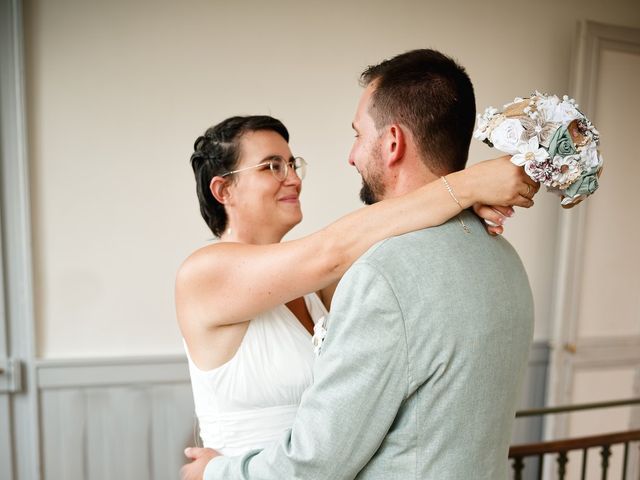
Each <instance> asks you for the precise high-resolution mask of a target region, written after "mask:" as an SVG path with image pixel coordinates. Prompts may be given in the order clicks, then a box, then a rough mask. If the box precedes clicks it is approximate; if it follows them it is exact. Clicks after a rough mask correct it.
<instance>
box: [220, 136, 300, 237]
mask: <svg viewBox="0 0 640 480" xmlns="http://www.w3.org/2000/svg"><path fill="white" fill-rule="evenodd" d="M274 156H279V157H282V158H283V159H286V160H287V161H289V160H290V159H292V157H293V155H292V154H291V150H290V149H289V144H288V143H287V142H286V141H285V139H284V138H282V137H281V136H280V135H279V134H278V133H276V132H274V131H271V130H259V131H255V132H248V133H246V134H244V135H243V136H242V138H241V139H240V159H239V162H238V165H237V166H236V168H235V169H234V170H240V169H242V168H247V167H252V166H254V165H258V164H261V163H263V162H267V161H268V160H269V158H271V157H274ZM288 170H289V171H288V174H287V177H286V178H285V179H284V180H282V181H279V180H278V179H277V178H276V177H275V176H274V175H273V173H272V172H271V170H270V168H269V166H268V165H266V166H263V167H258V168H254V169H249V170H245V171H243V172H238V173H236V174H234V175H233V177H234V178H233V181H232V182H231V184H230V185H229V194H230V197H229V202H228V204H227V213H228V214H229V220H230V223H229V226H231V227H232V228H234V227H235V228H236V229H238V232H239V233H240V232H242V233H243V234H248V235H249V236H252V237H254V238H253V240H254V241H261V240H268V241H278V240H280V238H277V239H275V237H282V236H283V235H285V234H286V233H287V232H288V231H289V230H291V229H292V228H293V227H294V226H295V225H297V224H298V223H300V221H301V220H302V210H301V209H300V200H299V196H300V190H301V188H302V183H301V181H300V178H298V175H296V173H295V171H294V169H293V168H289V169H288ZM270 237H274V238H270Z"/></svg>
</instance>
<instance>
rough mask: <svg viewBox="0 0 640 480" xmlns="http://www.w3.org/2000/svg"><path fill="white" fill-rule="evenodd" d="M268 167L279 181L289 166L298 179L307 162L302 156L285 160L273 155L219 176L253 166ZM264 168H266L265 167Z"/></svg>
mask: <svg viewBox="0 0 640 480" xmlns="http://www.w3.org/2000/svg"><path fill="white" fill-rule="evenodd" d="M267 166H268V167H269V170H271V173H272V174H273V176H274V177H275V178H276V180H278V181H279V182H284V181H285V180H286V178H287V176H288V175H289V168H292V169H293V171H294V172H295V174H296V175H297V176H298V178H299V179H300V180H302V179H303V178H304V176H305V175H306V173H307V162H306V161H305V159H304V158H302V157H294V158H291V159H289V160H285V159H284V158H282V157H280V156H277V155H274V156H273V157H269V158H268V159H267V160H265V161H264V162H262V163H259V164H257V165H252V166H250V167H245V168H241V169H239V170H233V171H232V172H227V173H225V174H223V175H220V176H221V177H226V176H228V175H233V174H234V173H238V172H244V171H245V170H251V169H253V168H260V167H267ZM265 170H266V168H265Z"/></svg>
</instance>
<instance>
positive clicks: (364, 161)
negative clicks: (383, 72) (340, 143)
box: [349, 84, 385, 205]
mask: <svg viewBox="0 0 640 480" xmlns="http://www.w3.org/2000/svg"><path fill="white" fill-rule="evenodd" d="M374 90H375V87H374V85H373V84H369V85H368V86H367V88H366V89H365V90H364V92H362V96H361V97H360V101H359V102H358V108H357V110H356V114H355V117H354V119H353V123H352V127H353V129H354V130H355V137H356V138H355V140H354V142H353V146H352V147H351V152H350V153H349V164H350V165H353V166H354V167H356V170H358V173H360V176H361V177H362V189H361V190H360V199H361V200H362V201H363V202H364V203H365V204H367V205H371V204H372V203H376V202H378V201H380V200H382V198H383V197H384V192H385V185H384V170H383V166H384V161H383V158H382V142H381V137H380V134H379V133H378V130H377V129H376V125H375V122H374V120H373V117H371V115H370V114H369V106H370V104H371V96H372V94H373V91H374Z"/></svg>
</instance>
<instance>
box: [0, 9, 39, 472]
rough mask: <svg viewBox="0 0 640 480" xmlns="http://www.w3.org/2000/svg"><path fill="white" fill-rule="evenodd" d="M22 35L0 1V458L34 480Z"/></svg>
mask: <svg viewBox="0 0 640 480" xmlns="http://www.w3.org/2000/svg"><path fill="white" fill-rule="evenodd" d="M23 38H24V33H23V16H22V2H21V0H0V182H1V188H0V222H1V223H0V235H1V239H0V247H1V250H0V265H1V266H2V270H1V275H0V285H2V286H3V292H2V293H3V295H2V297H3V298H0V300H2V299H3V302H0V306H2V307H3V309H2V312H1V314H0V329H2V330H3V335H0V339H2V337H5V342H4V343H5V345H3V346H2V349H3V350H4V349H5V348H6V352H1V351H0V353H6V354H7V357H8V358H12V359H13V360H14V361H15V362H16V365H17V370H18V372H17V374H20V376H21V377H22V380H21V382H20V387H19V388H18V391H17V392H16V393H4V394H0V396H5V397H6V398H5V400H6V401H5V402H4V403H3V404H4V405H5V408H6V409H7V410H9V411H8V412H4V413H6V414H7V417H8V418H9V420H10V428H9V432H10V433H9V437H10V441H11V442H10V445H9V446H8V447H9V450H8V453H6V454H4V455H6V456H8V457H9V458H8V459H6V458H2V457H1V455H3V453H2V452H0V458H2V460H3V461H5V460H6V461H8V463H9V464H10V466H9V467H8V468H10V469H11V470H12V472H11V473H12V477H10V478H13V479H14V480H37V479H40V478H41V468H40V438H39V408H38V395H37V382H36V378H35V373H36V371H35V361H34V360H35V358H36V348H35V338H36V326H35V321H34V320H35V319H34V302H33V298H34V296H33V262H32V242H31V238H32V237H31V206H30V194H29V165H28V156H27V122H26V106H25V74H24V46H23V45H24V44H23ZM2 303H3V304H2ZM14 378H15V377H14Z"/></svg>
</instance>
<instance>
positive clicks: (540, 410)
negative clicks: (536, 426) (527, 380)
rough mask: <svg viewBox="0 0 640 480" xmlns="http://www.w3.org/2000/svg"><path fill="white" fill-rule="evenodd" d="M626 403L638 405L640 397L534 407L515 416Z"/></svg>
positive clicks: (621, 405)
mask: <svg viewBox="0 0 640 480" xmlns="http://www.w3.org/2000/svg"><path fill="white" fill-rule="evenodd" d="M627 405H640V398H630V399H628V400H615V401H612V402H595V403H580V404H576V405H563V406H559V407H546V408H534V409H530V410H520V411H519V412H516V418H520V417H534V416H537V415H549V414H552V413H567V412H577V411H580V410H592V409H596V408H611V407H624V406H627Z"/></svg>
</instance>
